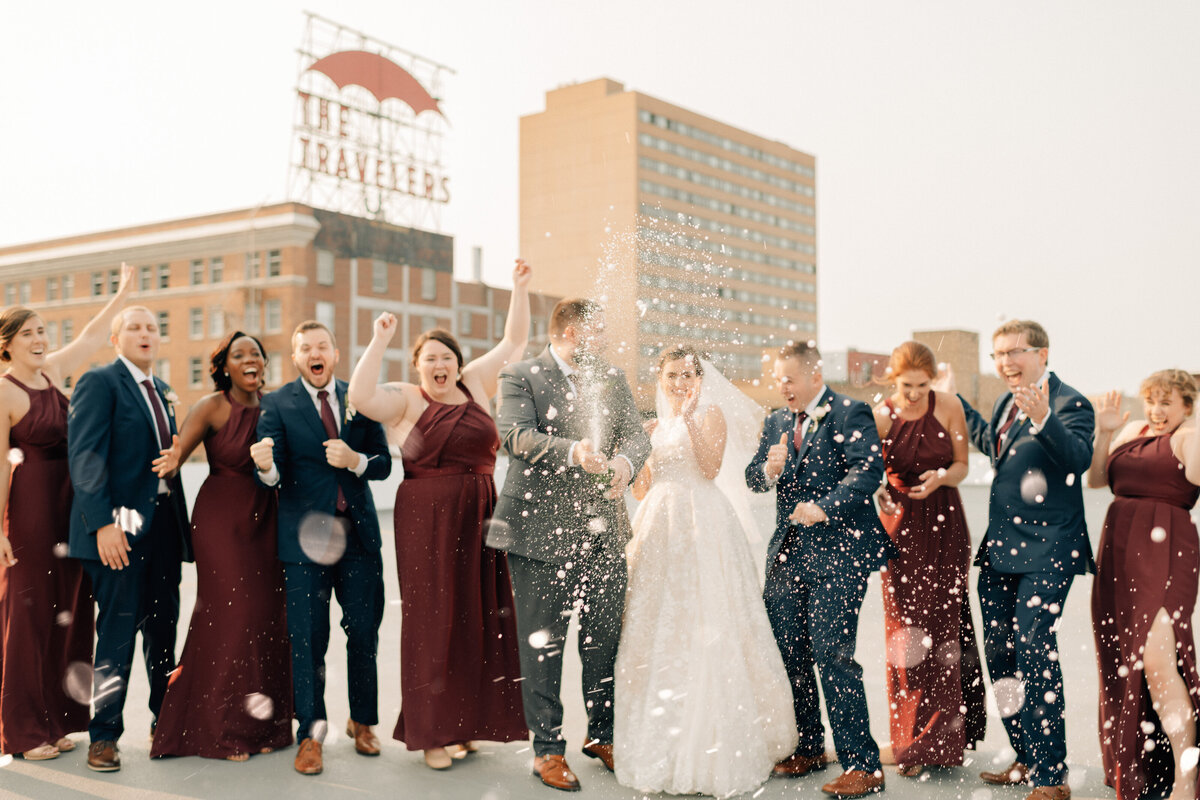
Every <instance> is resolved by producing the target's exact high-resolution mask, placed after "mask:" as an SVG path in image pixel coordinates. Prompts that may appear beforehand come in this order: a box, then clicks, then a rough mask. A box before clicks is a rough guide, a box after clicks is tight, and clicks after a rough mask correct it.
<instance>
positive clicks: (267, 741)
mask: <svg viewBox="0 0 1200 800" xmlns="http://www.w3.org/2000/svg"><path fill="white" fill-rule="evenodd" d="M265 367H266V358H265V356H264V355H263V347H262V344H261V343H260V342H259V341H258V340H257V339H255V338H254V337H253V336H249V335H247V334H244V333H242V332H241V331H235V332H233V333H231V334H230V335H229V336H227V337H225V340H224V341H223V342H222V343H221V344H220V345H219V346H218V347H217V349H216V350H215V351H214V352H213V355H212V368H211V373H212V378H213V383H214V384H215V385H216V387H217V389H218V391H216V392H214V393H212V394H210V395H207V396H206V397H204V398H202V399H201V400H200V401H199V402H198V403H196V405H195V407H194V408H192V410H191V412H190V413H189V414H188V416H187V419H186V420H184V423H183V427H182V428H181V429H180V433H179V435H178V436H176V437H174V441H173V442H172V446H171V447H170V449H168V450H164V451H163V453H162V456H160V457H159V458H158V459H156V460H155V462H154V469H155V471H156V472H157V473H158V474H159V475H160V476H164V475H170V474H172V473H174V472H175V471H176V470H177V469H178V468H179V465H180V463H181V462H182V461H183V460H184V459H186V458H187V457H188V455H190V454H191V452H192V451H193V450H195V449H196V446H197V445H199V444H200V443H201V442H203V443H204V449H205V453H206V455H207V457H208V464H209V475H208V478H207V479H205V482H204V485H203V486H202V487H201V488H200V492H199V494H198V495H197V496H196V503H195V507H194V508H193V511H192V540H193V545H194V547H195V551H196V579H197V586H196V607H195V611H194V612H193V614H192V620H191V625H190V627H189V629H188V638H187V642H186V643H185V644H184V648H183V656H182V657H181V658H180V661H179V667H178V669H177V671H176V673H175V674H173V675H172V676H171V683H170V686H169V687H168V689H167V694H166V697H165V699H164V700H163V708H162V712H161V714H160V715H159V718H158V725H157V727H156V728H155V733H154V744H153V746H152V747H151V750H150V755H151V756H155V757H157V756H167V755H173V756H183V755H199V756H204V757H206V758H225V759H228V760H230V761H245V760H246V759H247V758H249V757H250V754H251V753H267V752H270V751H271V750H274V749H276V748H279V747H286V746H287V745H289V744H291V741H292V732H291V717H292V692H291V666H290V665H291V660H290V650H289V645H288V638H287V625H286V622H285V617H284V597H285V596H284V592H283V574H282V571H281V569H280V566H279V562H278V561H277V560H276V556H275V536H276V528H275V502H276V501H275V493H274V492H273V491H271V490H270V489H265V488H263V487H261V486H260V485H259V484H258V483H257V482H256V481H255V480H254V477H253V472H252V471H253V469H254V465H253V462H252V461H251V459H250V444H251V443H252V442H254V441H255V426H256V424H257V422H258V415H259V400H260V398H261V394H260V389H261V387H262V384H263V375H264V370H265Z"/></svg>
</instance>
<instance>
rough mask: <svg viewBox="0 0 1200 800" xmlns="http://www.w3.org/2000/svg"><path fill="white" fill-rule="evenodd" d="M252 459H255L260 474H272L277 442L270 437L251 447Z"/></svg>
mask: <svg viewBox="0 0 1200 800" xmlns="http://www.w3.org/2000/svg"><path fill="white" fill-rule="evenodd" d="M250 458H252V459H254V466H256V467H258V471H259V472H270V471H271V467H273V466H275V440H274V439H272V438H271V437H270V436H268V437H267V438H265V439H263V440H262V441H260V442H255V443H254V444H252V445H250Z"/></svg>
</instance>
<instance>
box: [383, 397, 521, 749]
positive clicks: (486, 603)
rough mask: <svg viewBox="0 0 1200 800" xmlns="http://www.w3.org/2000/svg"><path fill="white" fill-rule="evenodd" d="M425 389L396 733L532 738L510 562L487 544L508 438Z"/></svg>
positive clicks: (405, 561)
mask: <svg viewBox="0 0 1200 800" xmlns="http://www.w3.org/2000/svg"><path fill="white" fill-rule="evenodd" d="M458 387H459V389H460V390H462V392H463V394H465V395H467V397H470V392H468V391H467V389H466V387H464V386H463V385H462V384H461V383H459V385H458ZM421 394H422V395H424V397H425V399H426V400H427V401H428V402H429V407H428V408H426V409H425V411H424V412H423V413H422V414H421V417H420V419H418V420H417V423H416V425H414V426H413V429H412V431H411V432H410V433H409V435H408V438H407V439H406V440H405V442H404V447H403V455H404V482H403V483H401V484H400V488H399V489H398V490H397V492H396V508H395V526H396V527H395V530H396V568H397V570H396V571H397V573H398V575H399V579H400V697H401V700H400V718H399V719H398V720H397V721H396V730H395V732H394V734H393V736H394V737H395V738H396V739H398V740H399V741H402V742H404V743H405V744H406V745H407V746H408V749H409V750H428V749H431V748H435V747H444V746H445V745H448V744H453V743H455V742H464V741H469V740H473V739H484V740H487V741H494V742H511V741H519V740H523V739H526V738H528V736H529V729H528V727H526V725H525V714H524V711H523V707H522V705H521V687H520V683H519V682H518V679H519V678H520V677H521V664H520V660H519V658H518V655H517V625H516V616H515V613H514V610H513V595H512V585H511V583H510V581H509V577H508V561H507V559H506V558H505V555H504V553H502V552H500V551H498V550H493V549H492V548H490V547H486V546H485V545H484V543H483V536H484V525H485V524H486V523H487V521H488V520H489V519H490V518H491V516H492V509H493V508H495V505H496V485H495V483H494V482H493V481H492V473H493V470H494V468H495V464H496V450H497V449H499V447H500V436H499V434H498V433H497V432H496V424H495V423H494V422H493V421H492V418H491V416H490V415H489V414H488V413H487V411H485V410H484V409H483V408H481V407H480V406H479V404H478V403H475V402H473V401H470V400H468V401H467V402H465V403H461V404H459V405H449V404H446V403H438V402H436V401H434V400H432V399H430V397H429V395H427V394H425V392H424V391H422V392H421Z"/></svg>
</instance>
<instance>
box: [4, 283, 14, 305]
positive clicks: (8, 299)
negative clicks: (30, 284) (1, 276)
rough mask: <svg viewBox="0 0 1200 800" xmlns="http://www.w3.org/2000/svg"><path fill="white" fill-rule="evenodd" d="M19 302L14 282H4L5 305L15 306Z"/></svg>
mask: <svg viewBox="0 0 1200 800" xmlns="http://www.w3.org/2000/svg"><path fill="white" fill-rule="evenodd" d="M16 304H17V287H16V286H15V285H14V284H11V283H6V284H4V305H6V306H15V305H16Z"/></svg>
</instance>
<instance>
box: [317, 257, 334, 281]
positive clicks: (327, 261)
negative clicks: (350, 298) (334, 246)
mask: <svg viewBox="0 0 1200 800" xmlns="http://www.w3.org/2000/svg"><path fill="white" fill-rule="evenodd" d="M333 281H334V269H333V253H331V252H329V251H328V250H318V251H317V283H319V284H321V285H322V286H333Z"/></svg>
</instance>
